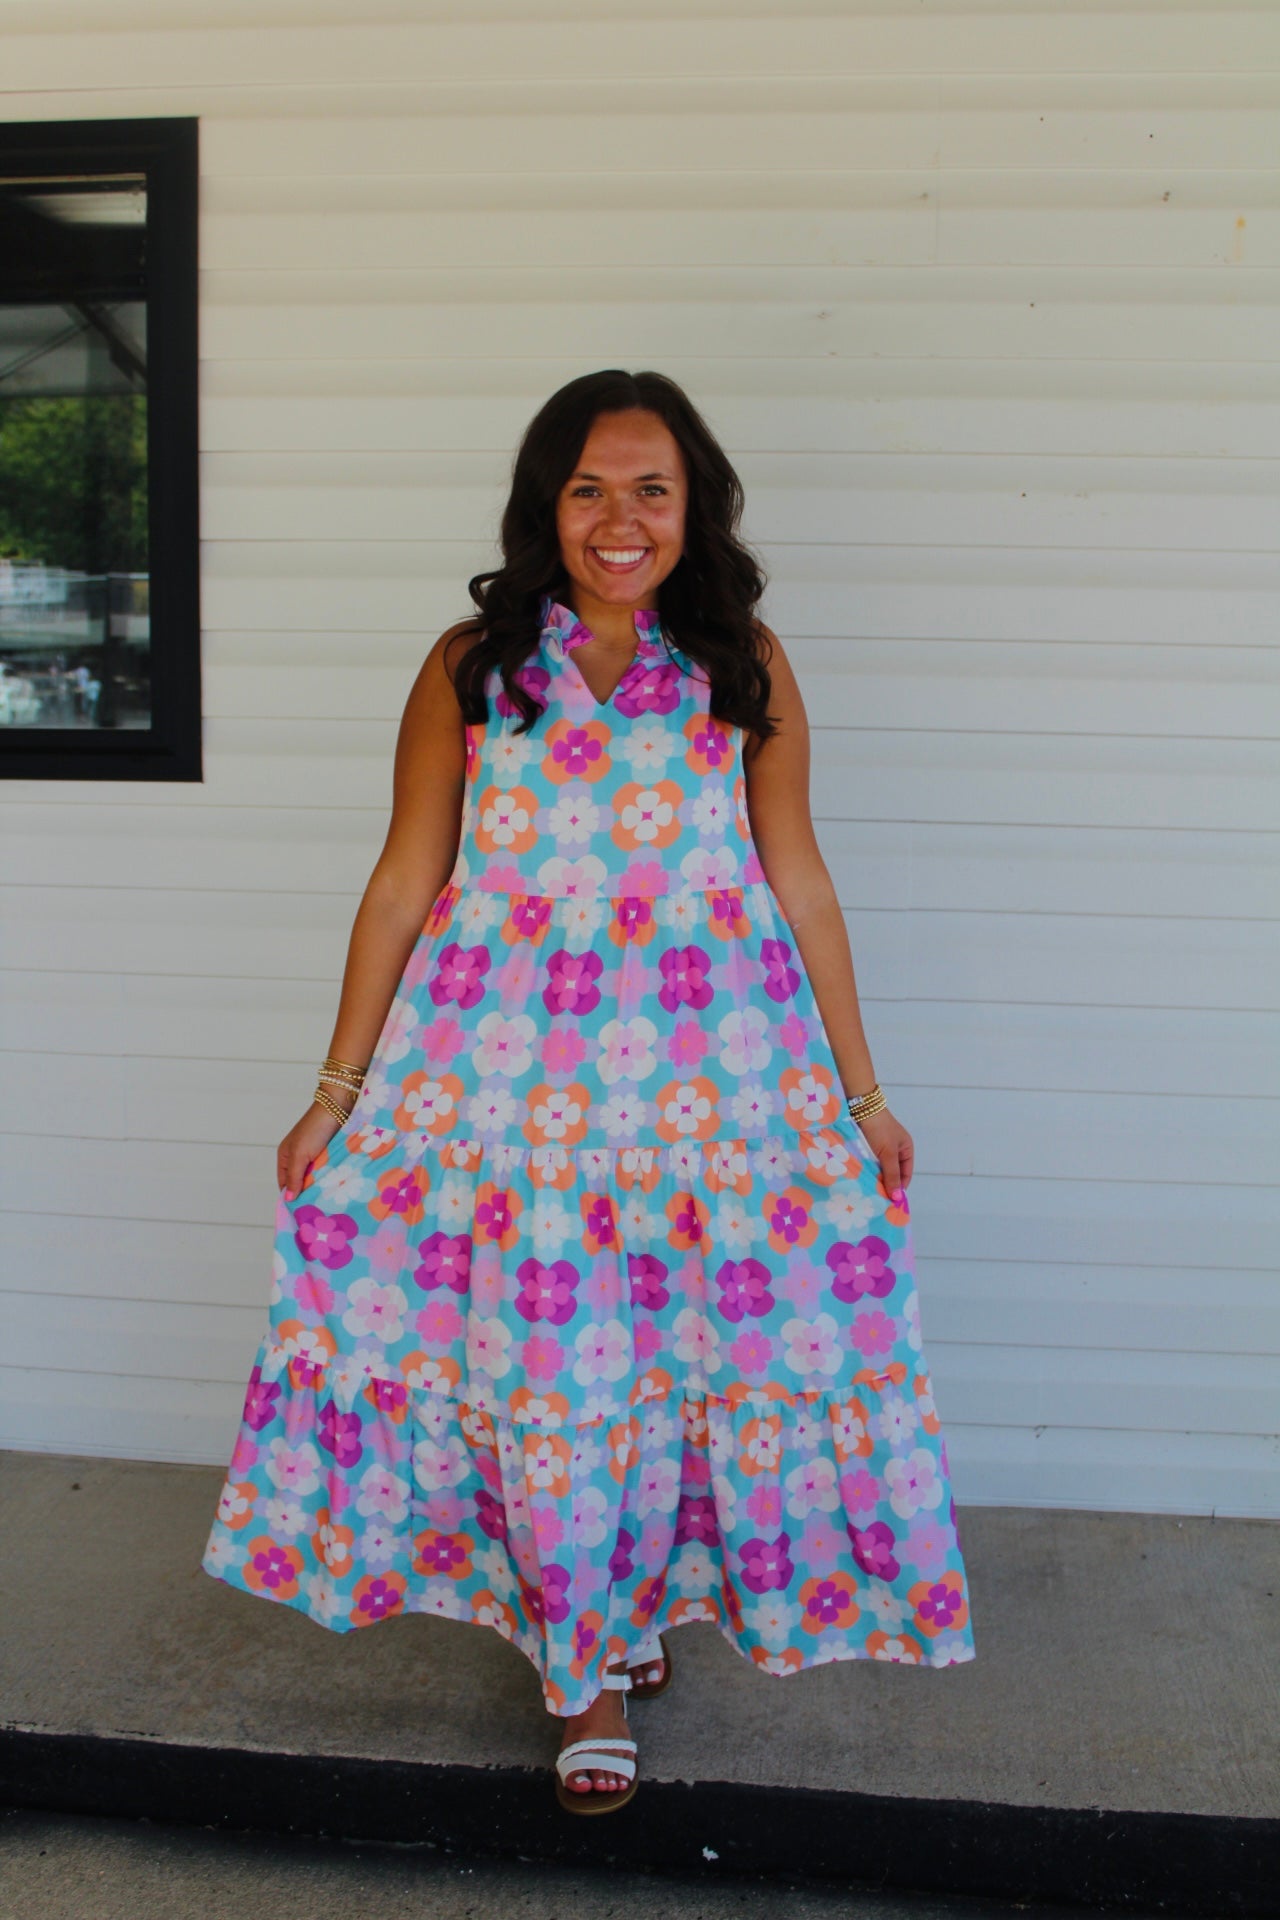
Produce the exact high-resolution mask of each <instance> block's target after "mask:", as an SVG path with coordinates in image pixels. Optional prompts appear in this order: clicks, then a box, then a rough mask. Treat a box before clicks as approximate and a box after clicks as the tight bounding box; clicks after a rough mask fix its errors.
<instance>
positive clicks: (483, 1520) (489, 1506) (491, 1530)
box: [476, 1487, 507, 1547]
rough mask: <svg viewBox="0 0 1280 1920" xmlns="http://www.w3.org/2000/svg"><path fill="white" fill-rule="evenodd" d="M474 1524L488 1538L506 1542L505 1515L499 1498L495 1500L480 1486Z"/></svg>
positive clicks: (504, 1543)
mask: <svg viewBox="0 0 1280 1920" xmlns="http://www.w3.org/2000/svg"><path fill="white" fill-rule="evenodd" d="M476 1525H477V1526H478V1527H479V1529H480V1531H481V1533H483V1534H485V1535H486V1536H487V1538H488V1539H490V1540H498V1541H500V1542H501V1544H502V1545H503V1546H504V1547H505V1546H506V1544H507V1515H506V1510H505V1508H504V1507H503V1505H502V1502H501V1500H495V1499H494V1497H493V1495H492V1494H491V1493H486V1492H485V1490H484V1488H483V1487H482V1488H481V1489H480V1491H479V1493H477V1495H476Z"/></svg>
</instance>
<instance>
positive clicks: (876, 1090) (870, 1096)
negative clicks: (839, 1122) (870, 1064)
mask: <svg viewBox="0 0 1280 1920" xmlns="http://www.w3.org/2000/svg"><path fill="white" fill-rule="evenodd" d="M888 1104H889V1102H888V1099H887V1097H886V1095H885V1092H884V1089H883V1087H882V1086H881V1085H880V1082H879V1081H878V1080H877V1081H876V1084H875V1085H874V1087H872V1089H871V1091H870V1093H861V1094H859V1095H857V1097H856V1098H855V1099H852V1100H850V1102H849V1115H850V1118H851V1119H852V1120H854V1121H855V1122H857V1121H861V1120H869V1119H870V1118H871V1115H872V1114H873V1113H879V1111H880V1109H881V1107H887V1106H888Z"/></svg>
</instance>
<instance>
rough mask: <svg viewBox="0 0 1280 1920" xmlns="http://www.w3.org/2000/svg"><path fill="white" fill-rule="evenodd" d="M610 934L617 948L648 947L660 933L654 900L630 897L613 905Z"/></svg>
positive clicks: (616, 901)
mask: <svg viewBox="0 0 1280 1920" xmlns="http://www.w3.org/2000/svg"><path fill="white" fill-rule="evenodd" d="M612 904H613V918H612V920H610V922H609V927H608V933H609V938H610V940H612V942H613V944H614V946H615V947H647V946H648V944H649V942H650V941H651V940H652V938H653V936H654V934H655V933H656V932H657V931H658V922H657V918H656V916H655V914H654V911H653V902H652V900H643V899H640V898H639V897H638V896H632V895H629V896H628V897H626V898H625V899H621V900H615V901H614V902H613V903H612Z"/></svg>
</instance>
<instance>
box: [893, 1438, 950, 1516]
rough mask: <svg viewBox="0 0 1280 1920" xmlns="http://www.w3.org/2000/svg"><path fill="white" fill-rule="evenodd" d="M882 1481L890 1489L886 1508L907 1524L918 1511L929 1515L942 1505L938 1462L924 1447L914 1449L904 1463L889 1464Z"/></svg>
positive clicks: (899, 1461) (896, 1461)
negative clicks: (890, 1509)
mask: <svg viewBox="0 0 1280 1920" xmlns="http://www.w3.org/2000/svg"><path fill="white" fill-rule="evenodd" d="M884 1477H885V1484H886V1485H887V1486H888V1488H889V1505H890V1506H891V1507H892V1508H893V1510H894V1512H895V1513H896V1514H898V1515H899V1516H900V1518H902V1519H903V1520H910V1518H911V1517H912V1515H913V1514H916V1513H919V1512H920V1510H921V1508H924V1510H925V1511H926V1512H930V1511H932V1509H933V1508H934V1507H936V1506H940V1505H941V1503H942V1481H941V1479H940V1478H939V1477H938V1466H937V1462H936V1461H935V1459H934V1457H933V1455H932V1454H931V1453H927V1452H926V1451H925V1449H924V1448H923V1447H917V1448H916V1450H915V1452H914V1453H910V1454H908V1455H907V1458H906V1459H905V1460H890V1461H888V1462H887V1463H886V1465H885V1470H884Z"/></svg>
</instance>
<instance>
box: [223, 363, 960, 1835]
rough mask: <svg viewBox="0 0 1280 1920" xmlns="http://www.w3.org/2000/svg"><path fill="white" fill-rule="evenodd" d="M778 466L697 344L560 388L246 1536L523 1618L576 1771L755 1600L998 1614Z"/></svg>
mask: <svg viewBox="0 0 1280 1920" xmlns="http://www.w3.org/2000/svg"><path fill="white" fill-rule="evenodd" d="M741 507H742V493H741V487H740V485H739V482H738V480H737V476H736V475H735V474H734V472H733V469H732V467H731V466H730V465H729V462H728V460H727V459H726V457H725V455H724V453H723V451H722V449H721V448H720V447H719V446H718V444H717V443H716V441H715V439H714V438H713V436H712V435H711V433H710V431H709V430H708V428H707V426H706V424H705V423H704V422H703V421H702V419H701V418H700V417H699V415H698V414H697V412H696V411H695V410H694V408H693V407H692V405H691V404H690V402H689V401H688V399H687V398H686V396H685V395H684V394H683V392H682V391H681V390H680V389H679V388H678V387H677V386H675V385H674V384H673V383H672V382H671V381H669V380H666V379H665V378H663V377H662V376H661V375H659V374H656V373H641V374H637V375H635V376H632V375H630V374H627V373H623V372H619V371H609V372H604V373H598V374H593V375H589V376H587V377H585V378H583V379H580V380H575V381H573V382H571V383H570V384H569V385H568V386H566V387H564V388H562V389H561V391H560V392H558V393H556V394H554V395H553V396H552V398H551V399H550V400H549V401H548V402H547V403H546V405H545V406H544V407H543V408H542V410H541V411H540V412H539V414H538V415H537V417H536V418H535V419H534V420H533V422H532V424H531V425H530V427H529V429H528V431H527V433H526V435H525V437H524V440H523V442H522V444H521V447H520V451H519V454H518V456H517V459H516V463H515V469H514V474H513V479H512V487H511V494H510V498H509V501H508V504H507V508H506V511H505V514H504V518H503V523H502V554H503V564H502V566H501V567H500V568H499V569H498V570H497V571H496V572H493V573H489V574H482V575H479V576H477V578H476V579H475V580H473V581H472V582H471V594H472V598H473V600H474V601H475V604H476V607H477V609H478V613H477V615H476V616H475V617H474V618H473V619H470V620H467V621H464V622H461V623H460V624H459V625H457V626H455V627H451V628H450V629H449V630H448V632H446V633H445V634H443V635H442V636H441V637H440V639H439V640H438V641H437V642H436V643H435V645H434V646H433V647H432V649H431V652H430V653H429V654H428V656H427V659H426V661H425V663H424V665H423V667H422V670H421V672H420V673H419V675H418V678H417V680H416V682H415V684H414V687H413V690H412V692H411V694H410V696H409V700H408V704H407V707H406V710H405V715H404V720H403V724H402V727H401V731H400V738H399V743H398V746H397V751H396V763H395V797H394V808H393V813H392V818H391V825H390V830H389V832H388V835H387V840H386V845H385V847H384V848H383V851H382V854H381V855H380V857H379V860H378V863H377V866H376V867H375V869H374V873H373V876H372V878H371V880H370V882H369V886H368V888H367V890H366V892H365V895H364V899H363V901H362V902H361V905H360V909H359V912H358V914H357V916H356V921H355V927H354V931H353V933H352V937H351V947H350V953H349V956H348V960H347V967H346V974H345V978H344V981H343V987H342V996H341V1001H340V1005H339V1009H338V1017H337V1024H336V1026H335V1028H334V1032H333V1043H332V1048H331V1051H330V1055H329V1057H328V1059H327V1060H326V1062H325V1063H324V1065H323V1067H322V1069H321V1077H320V1083H319V1085H318V1087H317V1091H316V1095H315V1099H314V1101H313V1104H312V1106H311V1107H310V1108H308V1110H307V1112H306V1113H305V1114H304V1115H303V1117H302V1118H301V1119H300V1120H299V1121H298V1123H297V1125H296V1126H295V1127H293V1129H292V1130H291V1131H290V1133H289V1134H288V1135H287V1137H286V1138H285V1139H284V1140H283V1141H282V1142H281V1144H280V1148H279V1153H278V1158H277V1175H278V1180H279V1184H280V1187H281V1189H282V1191H281V1196H280V1202H279V1211H278V1215H277V1236H276V1281H275V1286H274V1289H273V1298H272V1305H271V1312H270V1325H269V1328H268V1331H267V1334H266V1336H265V1337H264V1339H263V1342H262V1346H261V1349H260V1352H259V1355H258V1362H257V1364H256V1365H255V1367H254V1370H253V1374H252V1377H251V1380H250V1383H249V1389H248V1393H247V1396H246V1401H245V1412H244V1420H243V1423H242V1426H241V1429H240V1434H239V1437H238V1440H237V1444H236V1449H235V1453H234V1456H233V1459H232V1462H231V1468H230V1471H229V1473H228V1476H227V1483H226V1487H225V1489H224V1493H223V1498H222V1503H221V1506H220V1509H219V1517H218V1519H217V1521H216V1522H215V1524H214V1527H213V1530H212V1533H211V1536H210V1540H209V1546H208V1551H207V1554H206V1557H205V1561H204V1564H205V1566H206V1568H207V1569H208V1571H209V1572H210V1573H213V1574H215V1575H216V1576H217V1577H218V1578H220V1579H222V1580H225V1581H228V1582H230V1583H231V1584H233V1585H236V1586H239V1587H242V1588H244V1589H245V1590H247V1591H250V1592H254V1593H259V1594H263V1595H266V1596H267V1597H269V1598H272V1599H275V1600H279V1601H284V1602H286V1603H287V1604H289V1605H292V1606H295V1607H298V1608H300V1609H302V1610H303V1611H305V1612H306V1613H307V1614H309V1615H310V1617H311V1618H312V1619H314V1620H318V1621H320V1622H321V1623H322V1624H323V1625H325V1626H328V1627H331V1628H334V1629H335V1630H338V1631H345V1630H347V1629H349V1628H352V1627H356V1626H362V1625H366V1624H370V1623H372V1622H374V1621H377V1620H380V1619H383V1618H386V1617H387V1616H388V1615H391V1614H395V1613H398V1612H402V1611H406V1610H408V1611H419V1612H434V1613H439V1614H442V1615H444V1616H447V1617H448V1618H451V1619H458V1620H470V1621H478V1622H481V1623H484V1624H487V1625H489V1626H493V1627H496V1628H497V1629H498V1631H499V1632H500V1633H502V1634H503V1635H505V1637H506V1638H508V1639H509V1640H512V1641H513V1642H514V1643H515V1644H516V1645H517V1646H519V1647H521V1648H522V1649H523V1650H524V1652H525V1653H526V1654H528V1656H529V1657H530V1659H531V1660H532V1661H533V1663H534V1664H535V1666H536V1667H537V1669H538V1671H539V1674H540V1677H541V1681H542V1688H543V1695H544V1698H545V1701H546V1705H547V1707H548V1709H549V1710H550V1712H551V1713H552V1714H554V1715H556V1716H557V1717H558V1718H559V1719H560V1720H561V1721H562V1722H563V1741H562V1748H561V1753H560V1755H559V1757H558V1763H557V1772H558V1776H559V1778H558V1781H557V1792H558V1795H559V1797H560V1799H561V1802H562V1804H564V1805H565V1806H567V1807H570V1808H572V1809H573V1810H575V1811H581V1812H603V1811H605V1810H608V1809H612V1808H614V1807H617V1806H621V1805H622V1804H624V1803H625V1801H626V1800H627V1799H628V1798H629V1797H630V1796H631V1794H632V1793H633V1792H634V1791H635V1776H636V1763H635V1751H636V1750H635V1745H634V1742H633V1741H632V1740H631V1738H630V1737H629V1735H628V1732H627V1721H626V1710H625V1709H626V1694H627V1692H628V1691H630V1692H631V1693H632V1694H634V1695H638V1696H651V1695H653V1694H655V1693H658V1692H660V1691H662V1689H663V1687H665V1685H666V1684H667V1683H668V1681H669V1680H670V1678H671V1671H672V1668H671V1654H670V1650H669V1648H668V1646H667V1644H666V1642H665V1640H664V1639H662V1638H660V1630H661V1629H664V1628H667V1627H671V1626H674V1625H677V1624H680V1623H681V1622H683V1621H687V1620H708V1621H714V1622H715V1623H716V1624H717V1625H718V1626H719V1627H720V1628H721V1630H722V1631H723V1632H724V1633H725V1634H726V1636H727V1637H728V1638H729V1639H730V1641H731V1642H732V1643H733V1644H734V1645H735V1646H737V1647H738V1648H739V1649H740V1650H741V1651H743V1652H744V1653H746V1654H747V1655H748V1656H749V1657H750V1658H751V1659H752V1660H754V1661H755V1662H756V1663H757V1664H758V1665H759V1666H760V1667H761V1668H762V1669H763V1670H764V1671H765V1672H768V1673H776V1674H782V1673H791V1672H794V1671H796V1670H797V1669H799V1668H801V1667H807V1666H814V1665H818V1664H821V1663H822V1662H825V1661H828V1660H840V1659H858V1658H876V1659H881V1660H893V1661H901V1662H905V1663H909V1664H914V1665H931V1666H946V1665H950V1664H952V1663H954V1662H957V1661H962V1660H968V1659H971V1658H972V1657H973V1643H972V1638H971V1634H970V1629H969V1624H968V1620H969V1615H968V1600H967V1593H966V1585H965V1574H964V1567H963V1562H962V1559H961V1555H960V1550H959V1545H958V1541H957V1537H956V1532H955V1525H954V1509H953V1507H952V1502H951V1497H950V1491H949V1486H948V1477H947V1463H946V1452H945V1447H944V1444H943V1441H942V1438H941V1435H940V1432H939V1427H938V1421H937V1417H936V1414H935V1413H934V1410H933V1403H932V1398H931V1393H930V1386H929V1373H928V1368H927V1366H926V1363H925V1360H924V1357H923V1353H922V1350H921V1346H920V1335H919V1328H918V1319H917V1316H916V1311H915V1293H914V1288H913V1284H912V1278H911V1269H912V1259H911V1244H910V1228H909V1215H908V1206H907V1195H906V1189H907V1187H908V1186H909V1184H910V1181H911V1176H912V1164H913V1147H912V1142H911V1136H910V1135H909V1133H908V1132H907V1130H906V1128H905V1127H904V1126H903V1125H902V1123H901V1122H900V1121H899V1120H897V1119H896V1118H895V1117H894V1115H893V1114H892V1113H891V1112H890V1110H889V1108H888V1106H887V1105H886V1104H885V1101H884V1096H883V1094H882V1093H881V1092H880V1089H879V1088H878V1086H877V1085H876V1080H875V1073H874V1071H873V1068H872V1062H871V1055H870V1052H869V1050H868V1046H867V1041H866V1037H865V1035H864V1033H863V1028H862V1021H861V1018H860V1015H859V1010H858V998H857V991H856V987H855V983H854V973H853V964H852V960H851V957H850V952H849V945H848V940H847V937H846V933H845V928H844V922H843V919H842V916H841V912H840V908H839V905H838V903H837V900H836V894H835V889H834V887H833V886H832V883H831V879H830V877H829V875H828V873H827V870H826V867H825V865H824V863H823V860H822V856H821V854H820V852H819V849H818V846H817V843H816V840H815V838H814V832H813V826H812V823H811V821H810V817H809V806H808V782H809V774H808V735H807V727H806V721H805V713H804V707H803V704H802V701H801V697H800V693H799V691H798V688H797V686H796V681H795V678H794V675H793V674H792V671H791V668H790V665H789V664H788V662H787V658H786V655H785V653H784V651H783V649H782V647H781V645H780V644H779V642H778V639H777V636H776V635H775V634H773V633H771V632H770V631H769V629H768V628H767V627H764V626H763V625H762V624H761V623H760V622H759V620H758V619H757V617H756V613H755V608H756V604H757V602H758V600H759V598H760V594H761V592H762V588H763V580H762V578H761V575H760V572H759V570H758V568H757V567H756V565H755V563H754V561H753V560H752V558H751V556H750V555H749V554H748V552H747V551H746V550H745V548H744V547H743V546H742V545H741V544H740V542H739V540H738V537H737V528H738V523H739V518H740V513H741Z"/></svg>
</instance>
